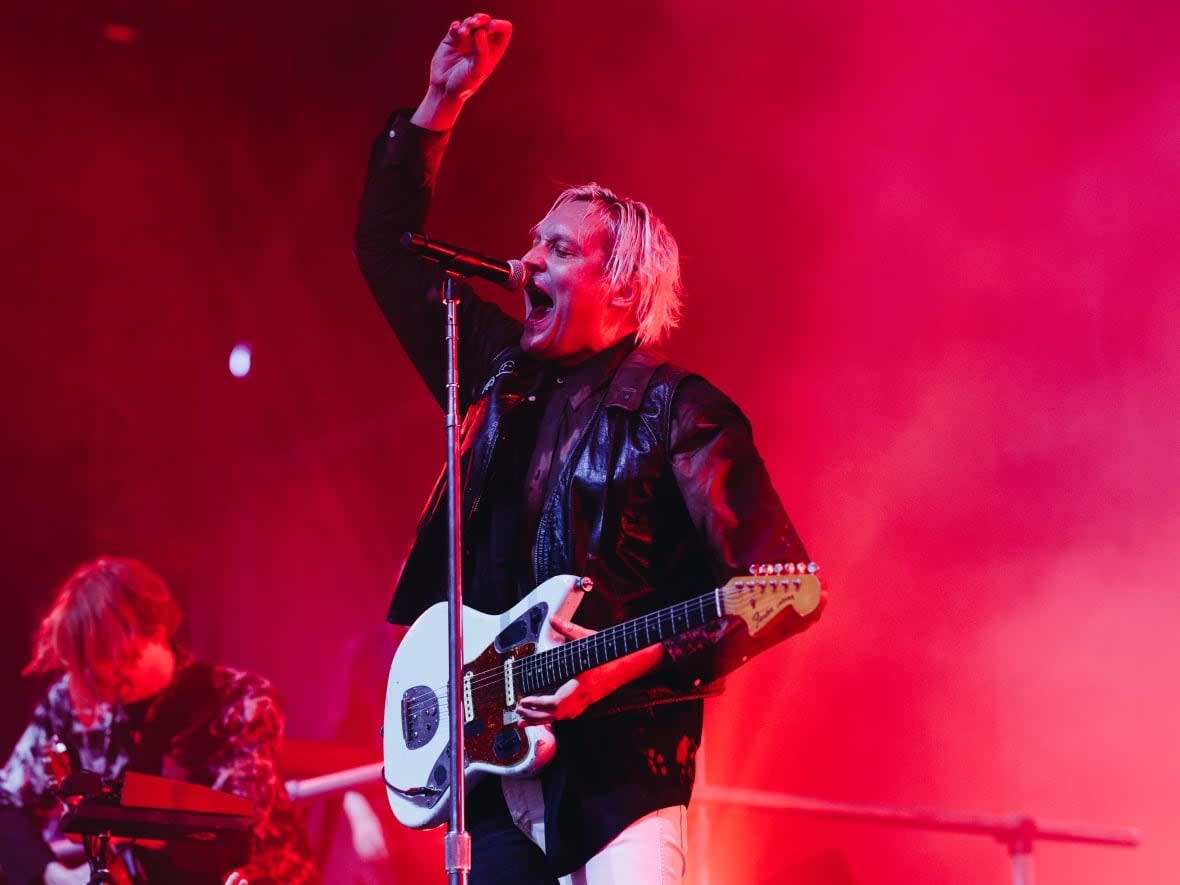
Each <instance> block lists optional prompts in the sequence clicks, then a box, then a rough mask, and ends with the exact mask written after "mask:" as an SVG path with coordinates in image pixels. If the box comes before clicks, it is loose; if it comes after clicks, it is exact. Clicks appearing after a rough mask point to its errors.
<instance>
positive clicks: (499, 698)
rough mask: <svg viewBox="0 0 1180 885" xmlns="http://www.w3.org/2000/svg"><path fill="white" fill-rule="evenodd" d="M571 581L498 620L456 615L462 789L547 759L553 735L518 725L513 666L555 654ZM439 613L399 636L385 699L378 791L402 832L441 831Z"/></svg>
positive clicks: (443, 639) (575, 594)
mask: <svg viewBox="0 0 1180 885" xmlns="http://www.w3.org/2000/svg"><path fill="white" fill-rule="evenodd" d="M582 593H583V591H582V590H581V589H580V580H579V579H578V578H576V577H574V576H572V575H558V576H557V577H554V578H550V579H549V580H548V581H546V582H545V583H543V584H541V585H540V586H539V587H537V588H536V589H535V590H533V591H532V592H531V593H530V594H529V595H528V596H526V597H525V598H524V599H522V600H521V601H520V602H518V603H517V604H516V605H514V606H513V607H512V608H511V609H509V610H508V611H507V612H504V613H503V614H500V615H488V614H484V613H482V612H478V611H475V610H474V609H470V608H466V607H465V608H464V609H463V650H464V666H463V679H464V683H463V687H464V750H465V753H466V772H465V780H464V783H465V788H466V789H467V790H470V789H471V788H472V787H473V786H474V785H475V784H476V783H478V782H479V781H480V780H481V779H482V778H483V777H484V775H487V774H493V775H502V776H526V775H529V774H532V773H533V772H536V771H538V770H539V769H540V768H542V767H543V766H544V765H545V764H546V763H547V762H548V761H549V760H550V759H551V758H552V757H553V752H554V748H555V743H554V739H553V732H552V730H551V729H550V728H549V727H548V726H546V725H525V724H523V722H522V721H521V720H520V718H519V717H518V716H517V714H516V713H515V712H514V709H513V708H514V707H515V704H516V701H517V700H519V697H520V696H523V695H519V694H518V689H517V686H516V685H515V684H513V681H514V678H513V676H512V665H513V664H514V663H518V662H521V661H523V659H525V658H528V657H530V656H532V655H534V654H536V653H538V652H542V651H545V650H547V649H550V648H553V647H555V646H557V645H560V644H561V641H562V637H561V636H560V634H558V633H556V632H555V631H554V630H553V629H552V628H551V627H550V620H551V619H552V618H553V617H555V616H556V617H560V618H563V619H569V618H571V617H572V616H573V613H574V611H575V610H576V609H577V607H578V604H579V603H580V602H581V600H582ZM447 615H448V603H445V602H440V603H437V604H436V605H433V606H431V607H430V608H429V609H427V610H426V611H425V612H423V614H422V615H421V617H419V618H418V619H417V620H416V621H415V622H414V625H413V626H412V627H411V628H410V629H409V631H407V633H406V635H405V638H404V639H403V640H402V642H401V645H399V646H398V650H397V653H396V654H395V655H394V658H393V663H392V664H391V665H390V668H389V682H388V684H387V686H386V692H385V719H384V728H383V734H384V758H385V785H386V794H387V795H388V797H389V804H390V807H391V808H392V809H393V813H394V816H395V817H396V818H397V819H398V820H399V821H401V822H402V823H403V824H405V825H406V826H408V827H412V828H414V829H426V828H428V827H433V826H437V825H438V824H441V823H445V822H446V819H447V817H448V813H449V808H450V801H449V799H450V793H451V772H450V734H449V732H450V716H449V713H448V697H447V684H448V682H449V669H450V661H449V660H448V648H449V642H448V638H447V632H448V631H447Z"/></svg>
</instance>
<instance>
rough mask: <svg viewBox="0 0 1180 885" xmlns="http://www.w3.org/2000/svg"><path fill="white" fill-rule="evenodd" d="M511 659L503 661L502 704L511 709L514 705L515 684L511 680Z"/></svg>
mask: <svg viewBox="0 0 1180 885" xmlns="http://www.w3.org/2000/svg"><path fill="white" fill-rule="evenodd" d="M512 663H513V659H512V658H508V659H507V660H506V661H504V706H505V707H507V708H508V709H509V710H511V709H512V708H513V707H515V706H516V686H515V685H514V684H513V682H512Z"/></svg>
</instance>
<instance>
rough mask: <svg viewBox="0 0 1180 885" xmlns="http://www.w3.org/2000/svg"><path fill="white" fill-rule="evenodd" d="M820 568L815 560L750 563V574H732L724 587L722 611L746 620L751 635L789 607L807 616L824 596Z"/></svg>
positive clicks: (722, 590) (800, 614)
mask: <svg viewBox="0 0 1180 885" xmlns="http://www.w3.org/2000/svg"><path fill="white" fill-rule="evenodd" d="M818 571H819V566H817V565H816V564H815V563H814V562H799V563H795V562H789V563H781V562H778V563H770V564H766V565H756V566H750V574H749V575H739V576H738V577H736V578H731V579H730V580H729V581H728V582H726V584H725V586H724V587H722V588H721V590H720V593H721V607H722V611H724V612H725V614H727V615H737V616H738V617H740V618H741V619H742V620H743V621H745V622H746V627H747V628H749V631H750V635H751V636H753V635H754V634H755V633H757V632H758V631H759V630H761V629H762V628H763V627H765V626H766V625H767V624H769V623H770V622H771V621H773V620H774V619H775V617H776V616H778V615H779V614H780V613H782V612H783V611H785V610H786V609H788V608H792V609H794V610H795V613H796V614H798V615H799V616H800V617H804V618H805V617H807V616H808V615H810V614H811V613H812V612H814V611H815V610H816V609H817V608H818V607H819V604H820V601H821V600H822V599H823V586H822V584H821V583H820V579H819V575H818V574H817V572H818Z"/></svg>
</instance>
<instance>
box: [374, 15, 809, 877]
mask: <svg viewBox="0 0 1180 885" xmlns="http://www.w3.org/2000/svg"><path fill="white" fill-rule="evenodd" d="M511 35H512V25H511V24H510V23H509V22H507V21H503V20H498V19H492V18H490V17H489V16H487V15H483V14H478V15H472V16H469V17H468V18H466V19H464V20H463V21H456V22H453V23H452V24H451V26H450V28H449V29H448V30H447V33H446V36H445V37H444V38H443V40H442V42H441V44H440V45H439V47H438V49H437V50H436V51H435V53H434V57H433V60H432V61H431V65H430V80H429V85H428V87H427V89H426V94H425V97H424V98H423V99H422V101H421V103H420V104H419V105H418V106H417V108H416V109H412V110H406V111H399V112H396V113H394V114H393V115H392V117H391V118H390V119H389V121H388V122H387V123H386V125H385V126H384V128H383V130H382V133H381V135H380V137H379V138H378V139H377V141H376V144H375V145H374V147H373V150H372V153H371V157H370V162H369V168H368V175H367V179H366V184H365V189H364V193H363V195H362V197H361V205H360V215H359V225H358V228H357V232H356V244H355V246H356V254H357V259H358V262H359V265H360V268H361V271H362V273H363V274H364V276H365V279H366V281H367V283H368V285H369V288H370V289H371V291H372V293H373V295H374V297H375V298H376V300H377V303H378V304H379V305H380V307H381V310H382V311H383V313H384V314H385V317H386V319H387V320H388V322H389V324H390V325H391V326H392V327H393V329H394V331H395V332H396V334H397V338H398V340H399V341H400V342H401V343H402V345H403V347H405V348H406V350H407V352H408V354H409V356H410V358H411V360H412V361H413V364H414V366H415V368H416V369H417V371H418V372H419V373H420V375H421V376H422V378H423V379H424V380H425V381H426V382H427V384H428V386H429V388H430V390H431V392H432V393H433V394H434V395H435V396H436V397H438V398H439V399H440V402H442V399H443V377H444V363H443V356H442V348H441V347H440V345H439V342H440V341H441V340H442V322H443V311H442V308H441V306H440V305H439V303H438V298H437V295H438V289H439V286H440V272H439V268H438V266H437V265H436V264H434V263H432V262H429V261H424V260H422V259H421V258H419V257H418V256H417V255H415V254H413V253H411V252H410V251H407V250H405V249H403V248H402V247H401V245H400V243H399V238H400V236H401V235H402V233H403V232H405V231H422V230H425V228H426V210H427V206H428V204H429V203H430V196H431V190H432V186H433V183H434V181H435V178H436V175H437V171H438V169H439V166H440V163H441V160H442V156H443V152H444V149H445V147H446V145H447V141H448V139H449V137H450V133H451V130H452V128H453V127H454V125H455V122H456V120H457V119H458V117H459V115H460V112H461V111H462V109H463V107H464V105H465V104H466V102H467V101H468V100H469V99H470V98H471V96H472V95H474V94H476V93H477V92H478V91H479V89H480V88H481V87H482V85H483V84H484V82H485V81H486V79H487V78H488V76H489V75H490V74H491V73H492V71H493V70H494V69H495V67H496V65H497V64H498V63H499V61H500V59H501V58H502V57H503V55H504V52H505V50H506V49H507V48H508V44H509V40H510V38H511ZM531 235H532V242H531V245H530V246H529V248H528V250H527V251H526V252H525V254H524V256H523V259H522V260H523V263H524V265H525V267H526V268H527V271H528V277H529V278H528V282H527V284H526V286H525V287H524V291H523V299H522V300H523V318H522V319H517V318H515V317H510V316H507V315H505V314H504V313H503V312H502V311H500V310H499V309H498V308H497V307H495V306H494V305H492V304H491V303H489V302H485V301H481V300H480V299H479V298H478V297H477V296H476V295H475V293H474V292H472V291H470V290H469V289H468V288H467V287H465V286H463V285H462V284H460V288H461V289H463V291H462V304H461V307H460V312H459V324H460V346H461V348H462V353H461V363H462V365H463V367H464V372H465V374H464V376H463V378H462V379H461V382H462V388H463V389H462V391H461V394H460V396H461V403H460V405H461V408H463V410H464V418H463V425H464V426H463V438H464V439H465V440H466V441H467V442H466V443H465V446H464V452H463V458H462V469H463V471H464V473H463V476H464V485H465V489H464V492H465V494H464V501H463V518H464V520H465V523H464V539H465V542H466V543H465V545H464V562H463V576H464V595H465V601H466V604H467V605H468V606H469V607H473V608H477V609H480V610H482V611H486V612H492V613H497V612H503V611H506V610H507V609H509V608H510V607H511V606H512V605H513V604H514V603H516V602H517V601H518V600H520V599H521V598H522V597H523V596H524V595H525V594H527V593H528V592H529V591H531V590H532V588H533V587H534V586H535V585H537V584H538V583H540V582H541V581H544V580H545V579H547V578H549V577H551V576H553V575H557V574H563V573H564V574H575V575H587V576H589V577H591V578H593V579H594V582H595V584H594V590H593V592H591V593H588V594H587V595H586V597H585V598H584V600H583V602H582V605H581V608H580V609H579V610H578V612H577V614H576V616H575V618H574V621H576V623H572V622H567V621H561V622H556V623H555V627H556V628H557V629H558V630H560V632H561V633H563V634H564V635H565V636H566V637H567V638H569V639H577V638H580V637H583V636H586V635H588V634H589V633H591V632H593V631H595V630H599V629H602V628H604V627H608V626H610V625H612V624H616V623H618V622H620V621H623V620H626V619H629V618H633V617H636V616H639V615H643V614H646V613H649V612H651V611H654V610H656V609H658V608H661V607H666V606H668V605H670V604H673V603H676V602H678V601H681V600H685V599H688V598H690V597H695V596H698V595H700V594H702V593H707V592H709V591H710V590H711V589H712V588H714V587H717V586H720V585H721V584H723V583H724V582H725V581H726V580H727V579H729V578H730V577H732V576H734V575H737V574H744V573H746V572H747V570H748V568H749V566H750V565H751V564H753V563H763V562H792V563H794V562H806V561H807V560H808V556H807V553H806V551H805V549H804V547H803V544H802V543H801V542H800V540H799V538H798V536H797V534H796V532H795V529H794V528H793V526H792V524H791V522H790V520H789V519H788V517H787V514H786V512H785V511H784V509H783V506H782V504H781V503H780V501H779V498H778V496H777V494H776V493H775V491H774V489H773V487H772V484H771V480H770V477H769V476H768V474H767V471H766V468H765V466H764V464H763V461H762V458H761V457H760V456H759V454H758V452H757V450H756V449H755V447H754V442H753V437H752V434H751V430H750V426H749V424H748V422H747V421H746V418H745V417H744V416H743V415H742V413H741V412H740V411H739V410H738V408H737V406H736V405H734V403H733V402H732V401H731V400H730V399H729V398H727V397H726V396H725V395H724V394H722V393H721V392H720V391H718V390H717V389H716V388H715V387H714V386H713V385H711V384H710V383H709V382H707V381H706V380H704V379H703V378H702V377H701V376H699V375H696V374H692V373H690V372H688V371H686V370H685V369H683V368H681V367H679V366H676V365H673V364H671V363H669V362H667V361H666V360H665V359H664V358H663V357H662V356H661V355H660V354H659V352H658V351H657V350H656V349H655V348H656V346H657V345H658V344H659V343H660V342H661V340H662V339H663V338H664V337H665V336H666V335H667V334H668V333H669V332H670V331H671V330H672V329H673V328H674V327H675V326H676V324H677V321H678V318H679V316H680V310H681V287H680V269H679V259H678V253H677V247H676V242H675V240H674V239H673V238H672V235H671V234H670V233H669V232H668V230H667V229H666V228H665V226H664V225H663V223H662V222H661V221H660V220H659V219H658V218H657V217H656V216H655V215H654V214H653V213H652V212H651V210H650V209H649V208H648V207H647V206H646V205H645V204H644V203H641V202H638V201H637V200H632V199H629V198H626V197H622V196H619V195H617V194H615V193H614V192H612V191H611V190H609V189H607V188H605V187H602V186H600V185H598V184H587V185H584V186H581V187H575V188H571V189H569V190H566V191H565V192H563V193H561V194H560V195H558V197H557V199H556V201H555V202H554V203H553V205H552V206H551V207H550V208H549V211H548V212H547V213H546V214H545V215H544V217H543V218H542V219H541V220H540V222H539V223H538V224H537V225H536V227H535V228H534V229H533V231H532V233H531ZM442 497H443V496H442V495H441V489H440V490H436V494H435V495H434V496H433V497H432V499H431V503H430V504H429V505H428V510H427V513H426V514H425V516H424V517H423V520H422V521H421V523H420V530H419V533H418V537H417V540H416V542H415V544H414V546H413V549H412V551H411V553H410V555H409V558H408V559H407V561H406V565H405V567H404V568H403V570H402V574H401V576H400V579H399V581H398V584H397V587H396V589H395V592H394V596H393V601H392V604H391V606H390V609H389V612H388V620H389V621H390V622H391V623H393V624H396V625H408V624H410V623H411V622H412V621H413V620H414V619H415V618H416V617H417V616H418V615H419V614H421V612H422V611H423V610H424V609H425V608H426V607H427V606H429V605H431V604H432V603H435V602H438V601H440V600H443V599H445V598H446V568H445V562H446V547H445V531H446V514H445V508H443V507H440V506H439V502H440V500H441V499H442ZM820 610H821V609H819V608H817V609H816V611H815V612H814V613H813V615H811V616H809V617H807V618H802V617H799V616H797V615H795V614H794V612H793V611H788V612H786V613H785V614H784V615H783V616H782V618H781V619H780V620H779V621H778V622H772V629H768V630H765V631H761V632H759V633H758V634H757V636H755V637H751V636H750V635H749V633H748V631H747V629H746V626H745V623H744V622H743V621H742V620H741V619H740V618H735V617H733V616H730V615H726V616H722V617H721V618H719V619H718V620H716V621H714V622H712V623H710V624H707V625H706V626H704V627H701V628H698V629H694V630H691V631H688V632H686V633H683V634H681V635H679V636H677V637H675V638H673V639H669V640H666V641H664V642H662V643H657V644H653V645H649V646H648V647H646V648H643V649H641V650H640V651H637V652H635V653H633V654H630V655H628V656H626V657H622V658H619V659H617V660H615V661H614V662H612V663H609V664H604V665H601V666H598V667H595V668H593V669H590V670H587V671H585V672H583V673H582V674H581V675H580V676H578V677H576V678H574V679H571V680H570V681H568V682H567V683H565V684H564V685H562V686H561V687H560V688H558V689H557V690H556V691H554V693H553V694H549V695H538V696H531V697H524V698H521V699H520V700H519V702H518V706H517V712H518V713H519V715H520V716H521V717H523V718H524V719H526V720H528V721H530V722H535V723H553V726H554V731H555V734H556V745H557V749H556V755H555V758H554V759H553V761H552V762H551V763H550V764H549V765H548V766H547V767H545V768H544V769H542V771H541V773H540V774H539V775H538V776H537V777H536V778H532V779H528V778H525V779H521V778H488V779H486V780H484V781H482V782H480V783H479V785H478V786H476V787H475V788H474V789H473V790H472V792H471V794H470V795H469V797H468V804H467V814H468V829H469V831H470V833H471V836H472V869H471V879H470V881H471V882H473V883H477V885H498V883H504V885H507V883H512V885H517V883H545V885H550V883H555V882H557V881H558V880H559V878H560V881H561V882H563V883H584V885H606V883H619V882H643V883H669V885H670V883H679V882H681V881H682V880H683V877H684V875H685V859H686V841H685V840H686V835H685V820H686V814H687V805H688V801H689V797H690V794H691V792H692V784H693V771H694V756H695V753H696V750H697V747H698V745H699V742H700V738H701V724H702V715H703V698H704V697H706V696H708V695H710V694H714V693H716V692H718V691H719V690H720V683H719V680H720V679H721V677H723V676H724V675H725V674H727V673H728V672H729V671H731V670H733V669H734V668H735V667H737V666H738V665H739V664H740V663H741V662H742V661H744V660H746V659H748V658H749V657H751V656H753V655H755V654H757V653H759V652H761V651H763V650H765V649H766V648H768V647H769V646H770V645H772V644H774V643H775V642H777V641H779V640H781V639H783V638H786V637H787V636H790V635H792V634H794V633H797V632H799V631H800V630H802V629H803V628H805V627H807V626H808V625H809V624H810V623H811V622H812V621H813V620H814V618H815V616H817V615H818V614H819V611H820ZM440 866H441V859H440Z"/></svg>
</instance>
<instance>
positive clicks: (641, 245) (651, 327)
mask: <svg viewBox="0 0 1180 885" xmlns="http://www.w3.org/2000/svg"><path fill="white" fill-rule="evenodd" d="M578 201H580V202H588V203H590V204H591V205H592V206H593V207H594V208H595V210H596V211H597V212H598V213H599V214H600V215H601V216H602V218H603V219H604V221H605V222H606V230H607V232H608V234H609V236H610V240H611V248H610V254H609V256H608V257H607V260H606V266H605V267H604V269H603V270H604V273H605V274H606V278H607V282H608V284H609V286H610V288H611V289H612V290H615V289H621V288H624V287H626V286H634V287H635V296H636V297H635V302H634V308H633V319H634V320H635V323H636V327H637V328H636V338H637V339H638V341H639V343H640V344H642V345H656V344H659V343H660V342H661V341H662V340H663V339H664V338H665V337H666V336H667V335H668V333H669V332H671V331H672V330H673V329H675V328H676V326H677V325H678V324H679V323H680V313H681V309H682V302H683V298H684V292H683V289H682V287H681V284H680V250H679V248H678V247H677V245H676V240H675V239H674V238H673V236H672V234H671V233H670V232H669V231H668V228H667V227H665V226H664V223H663V222H662V221H660V219H659V218H657V217H656V215H655V213H654V212H652V211H651V210H650V209H648V207H647V205H646V204H645V203H641V202H639V201H638V200H632V199H629V198H628V197H620V196H619V195H618V194H616V193H615V192H614V191H612V190H610V189H609V188H605V187H603V186H602V185H600V184H597V183H595V182H593V181H592V182H590V183H589V184H583V185H580V186H578V187H570V188H566V189H565V190H564V191H562V192H561V193H560V194H559V195H558V197H557V199H556V200H555V201H554V203H553V205H552V207H550V209H549V211H550V212H553V211H554V210H555V209H557V208H558V207H559V206H563V205H565V204H566V203H572V202H578Z"/></svg>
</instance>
